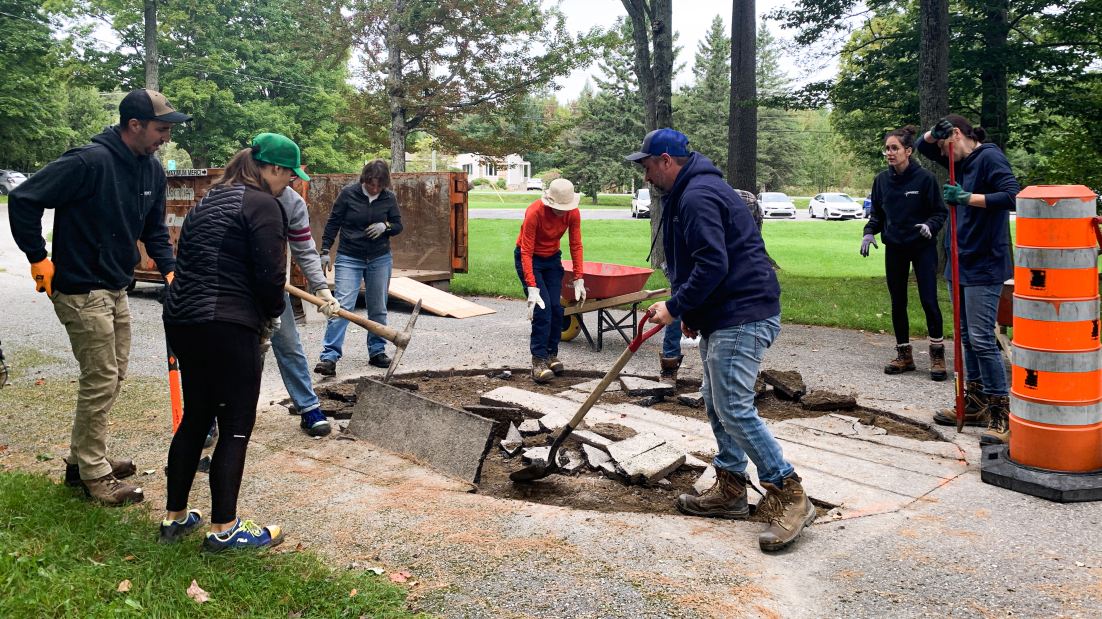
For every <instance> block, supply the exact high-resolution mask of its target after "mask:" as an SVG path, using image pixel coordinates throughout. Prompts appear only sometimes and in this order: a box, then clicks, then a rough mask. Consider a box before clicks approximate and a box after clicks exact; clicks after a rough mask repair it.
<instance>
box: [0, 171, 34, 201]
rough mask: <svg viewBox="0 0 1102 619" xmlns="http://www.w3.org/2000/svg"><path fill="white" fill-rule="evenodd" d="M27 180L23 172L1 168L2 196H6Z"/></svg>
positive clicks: (0, 185) (0, 191)
mask: <svg viewBox="0 0 1102 619" xmlns="http://www.w3.org/2000/svg"><path fill="white" fill-rule="evenodd" d="M26 180H27V177H26V176H23V173H22V172H16V171H15V170H0V196H6V195H8V194H9V193H11V190H12V189H15V188H16V187H18V186H19V185H21V184H23V182H24V181H26Z"/></svg>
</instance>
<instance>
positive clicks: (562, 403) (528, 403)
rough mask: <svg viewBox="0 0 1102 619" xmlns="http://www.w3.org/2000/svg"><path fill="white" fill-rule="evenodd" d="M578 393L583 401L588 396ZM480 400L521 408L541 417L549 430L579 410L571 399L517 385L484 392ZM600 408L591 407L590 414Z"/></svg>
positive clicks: (488, 404)
mask: <svg viewBox="0 0 1102 619" xmlns="http://www.w3.org/2000/svg"><path fill="white" fill-rule="evenodd" d="M577 395H579V396H581V399H582V401H584V400H585V398H586V395H585V394H584V393H580V392H579V393H578V394H577ZM479 401H480V403H481V404H485V405H487V406H508V407H516V408H519V409H521V410H522V411H524V412H526V413H530V414H532V415H535V416H536V417H539V419H540V421H541V422H542V423H543V426H544V427H545V428H547V429H549V430H554V429H556V428H561V427H563V426H565V425H566V424H567V423H568V422H569V421H570V419H571V418H573V417H574V413H576V412H578V404H577V403H575V402H573V401H571V400H568V399H566V398H560V397H557V396H553V395H546V394H542V393H535V392H532V391H525V390H524V389H517V388H516V387H498V388H497V389H494V390H493V391H490V392H489V393H484V394H482V396H481V397H480V398H479ZM600 410H601V409H600V408H598V407H596V406H595V407H593V408H592V409H590V411H589V414H591V415H592V414H594V413H595V412H597V411H600Z"/></svg>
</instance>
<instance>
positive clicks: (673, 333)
mask: <svg viewBox="0 0 1102 619" xmlns="http://www.w3.org/2000/svg"><path fill="white" fill-rule="evenodd" d="M681 356H682V355H681V319H680V318H674V319H673V322H671V323H670V324H668V325H666V330H665V331H663V332H662V358H663V359H680V358H681Z"/></svg>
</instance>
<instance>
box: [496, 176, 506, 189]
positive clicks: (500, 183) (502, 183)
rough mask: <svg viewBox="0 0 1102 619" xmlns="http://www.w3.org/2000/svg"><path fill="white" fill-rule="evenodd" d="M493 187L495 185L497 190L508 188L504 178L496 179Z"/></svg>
mask: <svg viewBox="0 0 1102 619" xmlns="http://www.w3.org/2000/svg"><path fill="white" fill-rule="evenodd" d="M494 185H496V186H497V188H498V189H505V188H506V187H507V186H508V185H507V183H506V182H505V179H504V178H499V179H497V182H496V183H494Z"/></svg>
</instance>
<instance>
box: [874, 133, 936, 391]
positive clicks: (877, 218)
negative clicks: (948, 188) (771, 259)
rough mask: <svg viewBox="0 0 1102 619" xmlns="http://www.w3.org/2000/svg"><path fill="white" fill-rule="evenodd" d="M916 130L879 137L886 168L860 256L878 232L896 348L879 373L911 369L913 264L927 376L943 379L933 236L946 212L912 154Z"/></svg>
mask: <svg viewBox="0 0 1102 619" xmlns="http://www.w3.org/2000/svg"><path fill="white" fill-rule="evenodd" d="M916 133H917V130H916V129H915V128H914V127H913V126H912V125H907V126H906V127H903V128H902V129H895V130H894V131H891V132H889V133H888V135H887V137H886V138H885V139H884V156H885V157H886V158H887V160H888V169H887V170H884V171H883V172H881V173H880V174H878V175H877V177H876V180H875V181H873V185H872V213H871V214H870V215H869V222H868V223H867V224H865V236H864V238H863V239H862V241H861V255H862V256H865V257H866V258H867V257H868V255H869V246H870V245H872V246H873V247H876V240H875V235H876V234H879V235H880V240H881V241H883V243H884V272H885V275H886V276H887V280H888V295H889V296H890V297H891V299H892V328H893V329H894V330H895V348H896V358H895V359H894V360H893V361H892V362H891V363H889V364H888V365H886V366H884V373H885V374H902V373H903V372H913V371H914V369H915V362H914V356H913V354H912V351H911V340H910V331H911V324H910V320H908V316H907V281H908V280H909V279H910V274H911V266H912V265H913V266H914V272H915V279H916V280H918V298H919V300H920V301H921V302H922V309H923V311H924V312H925V313H926V331H927V333H929V335H930V378H931V379H933V380H936V381H942V380H945V378H946V377H947V376H948V374H947V373H946V371H945V344H944V342H943V340H942V322H941V307H940V306H939V305H938V301H937V234H938V232H939V231H940V230H941V227H942V225H944V223H945V217H946V215H947V214H948V212H947V211H946V210H945V205H944V204H943V203H942V201H941V192H940V191H939V190H938V186H937V177H935V176H934V175H933V173H931V172H930V171H929V170H926V169H924V168H923V167H922V166H920V165H918V162H917V161H915V160H914V159H913V158H912V157H911V155H912V154H914V148H915V135H916Z"/></svg>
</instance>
